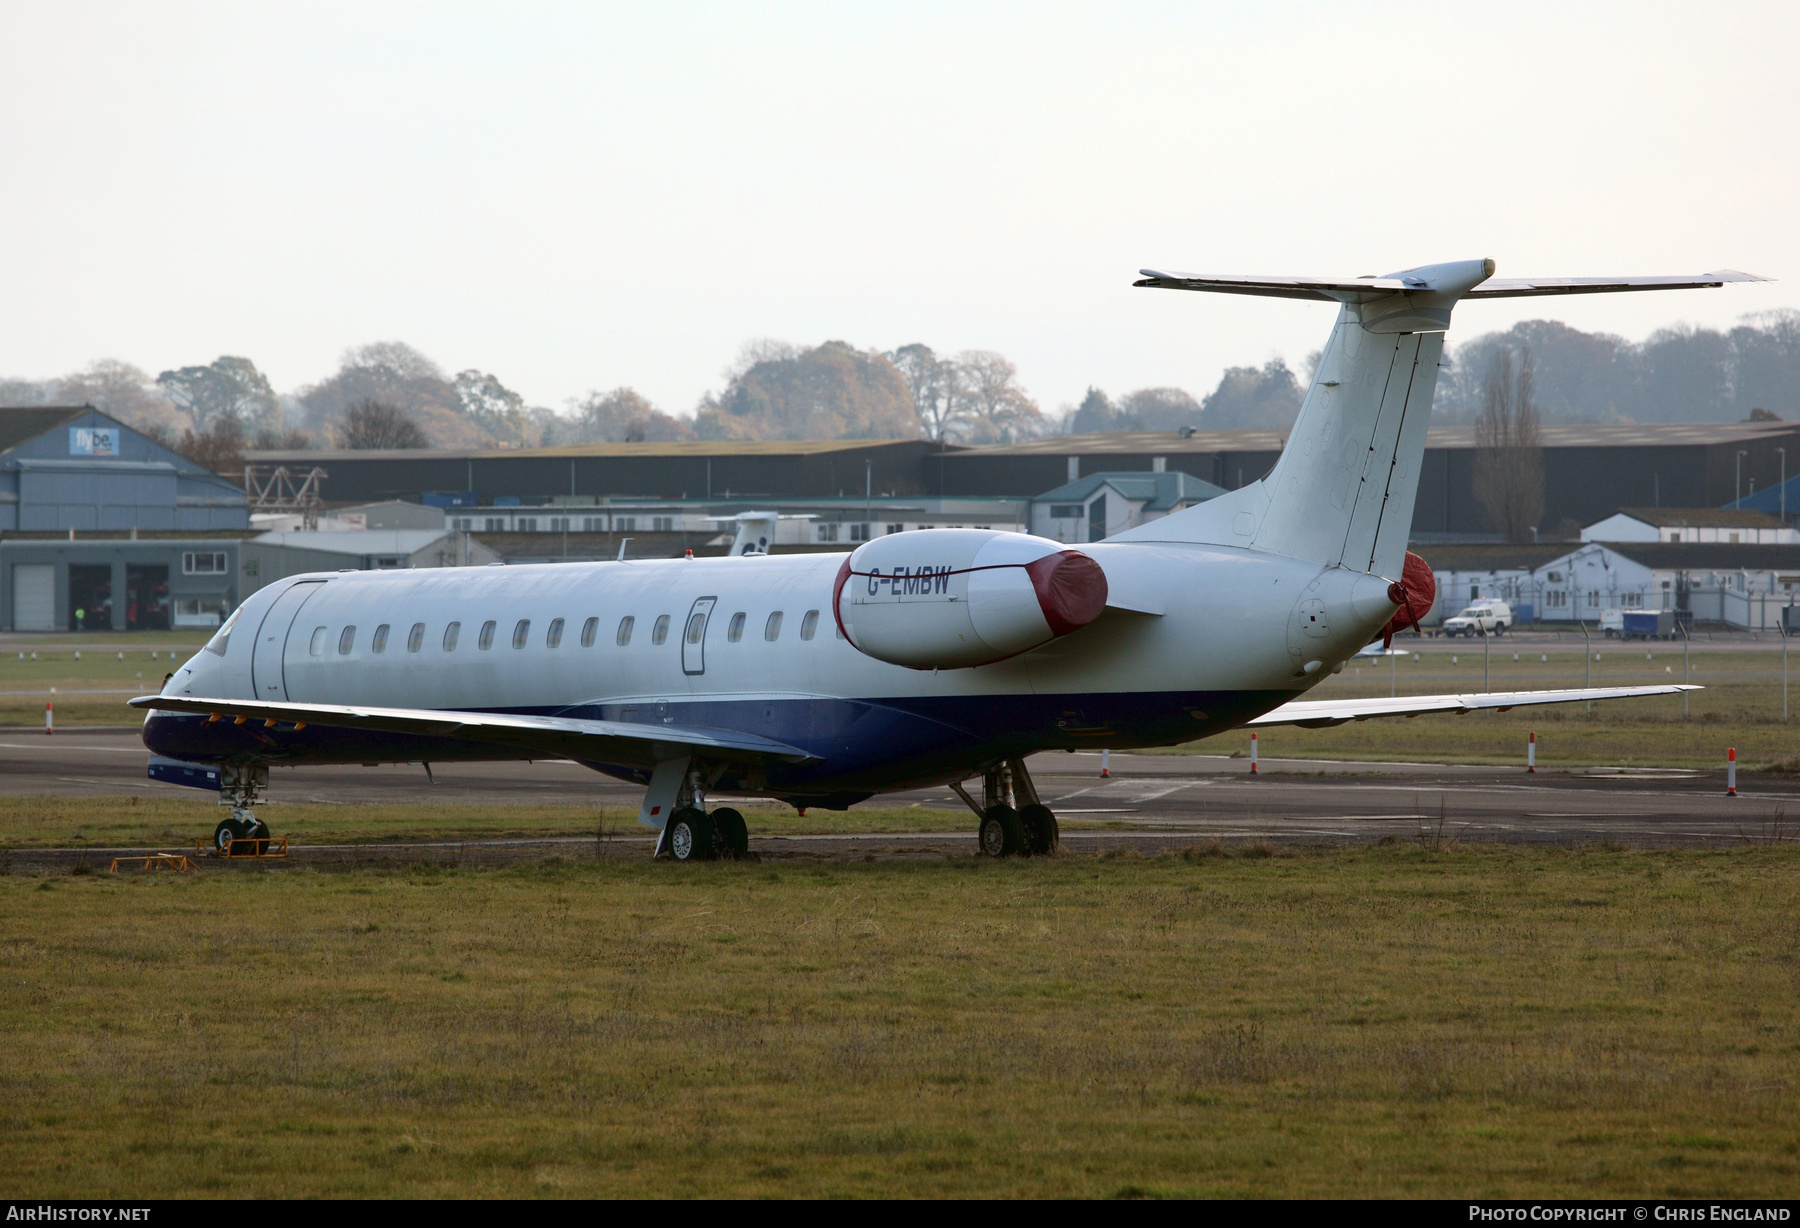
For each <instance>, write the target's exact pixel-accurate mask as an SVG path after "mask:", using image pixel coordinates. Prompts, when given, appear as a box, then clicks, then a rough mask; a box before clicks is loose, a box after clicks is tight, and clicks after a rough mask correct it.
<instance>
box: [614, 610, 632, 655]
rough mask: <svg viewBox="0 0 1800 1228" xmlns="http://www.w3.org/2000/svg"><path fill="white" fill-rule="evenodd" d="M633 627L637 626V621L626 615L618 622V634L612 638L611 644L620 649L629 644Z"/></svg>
mask: <svg viewBox="0 0 1800 1228" xmlns="http://www.w3.org/2000/svg"><path fill="white" fill-rule="evenodd" d="M635 626H637V619H635V618H633V617H632V616H631V615H629V614H627V615H626V616H625V617H624V618H621V619H620V620H619V633H618V634H617V635H615V636H613V642H614V643H616V644H617V645H618V646H619V647H620V648H623V647H625V645H627V644H629V643H631V629H632V628H633V627H635Z"/></svg>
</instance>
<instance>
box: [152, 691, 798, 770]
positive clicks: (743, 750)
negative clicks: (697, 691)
mask: <svg viewBox="0 0 1800 1228" xmlns="http://www.w3.org/2000/svg"><path fill="white" fill-rule="evenodd" d="M129 702H130V704H131V706H132V707H134V708H155V709H158V710H159V711H164V712H193V713H203V714H205V715H207V716H211V717H213V718H214V719H217V720H223V719H227V718H229V719H231V720H232V721H234V722H235V723H236V724H240V725H242V724H246V723H248V722H249V721H262V722H264V723H266V724H270V725H273V724H276V723H278V722H284V721H291V722H293V723H295V724H304V725H324V726H328V727H331V728H337V729H373V730H379V731H381V732H383V733H406V734H417V735H419V736H421V737H428V738H454V739H457V740H458V741H466V742H486V743H490V744H498V745H501V746H513V747H517V748H519V749H521V750H527V751H534V752H536V753H537V754H538V755H540V756H542V757H546V758H547V757H550V756H552V755H562V756H567V757H568V758H570V759H596V760H602V761H607V762H614V763H617V762H621V761H624V762H637V761H639V760H642V761H644V762H646V763H650V764H654V763H655V762H657V760H658V759H661V758H667V757H668V755H667V754H666V753H664V754H660V755H659V754H657V753H656V751H655V749H654V748H655V747H657V746H662V747H670V748H672V747H684V748H688V749H690V750H697V751H706V752H709V753H710V754H711V755H713V756H714V757H717V758H721V759H732V760H747V761H752V762H754V761H757V760H771V759H779V760H781V761H783V762H786V763H805V762H808V761H811V760H816V759H817V758H818V756H817V755H814V754H812V753H810V752H809V751H805V750H802V749H800V748H799V747H797V746H789V745H788V744H787V743H785V742H777V741H774V740H773V739H771V738H761V737H758V736H756V735H755V734H753V733H739V732H737V731H735V730H730V729H701V728H694V727H685V726H680V725H638V724H631V723H628V722H625V721H589V720H579V719H576V718H573V717H564V716H518V715H514V714H511V713H503V712H456V711H439V710H436V709H431V708H369V707H363V706H361V705H359V704H291V703H265V702H263V701H261V700H255V699H190V698H187V697H186V696H173V695H141V696H139V697H138V698H136V699H133V700H131V701H129Z"/></svg>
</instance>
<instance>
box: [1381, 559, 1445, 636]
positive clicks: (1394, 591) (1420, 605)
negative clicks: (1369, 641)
mask: <svg viewBox="0 0 1800 1228" xmlns="http://www.w3.org/2000/svg"><path fill="white" fill-rule="evenodd" d="M1388 600H1389V601H1391V602H1393V603H1394V604H1395V605H1397V606H1399V607H1400V608H1399V609H1398V610H1397V611H1395V613H1394V616H1393V617H1392V618H1390V619H1388V623H1387V626H1385V627H1383V628H1382V629H1381V635H1380V638H1381V646H1382V647H1383V648H1387V647H1389V646H1391V645H1392V644H1393V642H1394V635H1395V633H1396V632H1399V631H1402V630H1404V629H1406V628H1407V627H1411V628H1412V629H1413V630H1414V631H1417V630H1418V629H1419V620H1420V619H1421V618H1423V617H1425V615H1426V614H1429V613H1430V612H1431V606H1432V603H1433V602H1435V601H1436V600H1437V577H1436V576H1434V575H1432V574H1431V564H1430V563H1427V562H1426V561H1425V560H1424V559H1422V558H1420V557H1419V556H1418V555H1416V554H1414V553H1413V552H1412V551H1410V550H1408V551H1407V552H1406V566H1404V567H1402V568H1401V569H1400V578H1399V579H1398V580H1396V581H1395V582H1394V583H1392V584H1390V585H1388Z"/></svg>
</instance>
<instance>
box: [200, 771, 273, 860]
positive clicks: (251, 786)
mask: <svg viewBox="0 0 1800 1228" xmlns="http://www.w3.org/2000/svg"><path fill="white" fill-rule="evenodd" d="M268 789H269V766H268V764H266V763H246V764H241V765H238V766H227V767H222V768H220V769H219V805H221V806H230V807H231V814H230V816H229V817H228V818H223V819H220V820H219V825H218V826H217V827H215V828H213V847H214V848H215V849H216V850H218V851H219V852H220V853H230V852H231V845H232V842H233V841H234V840H235V841H244V840H250V841H255V842H256V843H255V851H256V852H257V853H261V852H262V851H263V848H264V843H263V842H264V841H267V840H268V839H269V825H268V824H267V823H264V822H263V821H262V820H261V819H259V818H257V817H256V815H255V813H254V812H253V811H252V809H251V808H252V807H254V806H255V805H256V803H258V802H260V801H262V800H263V797H264V795H265V794H266V793H267V792H268ZM242 851H243V850H242V849H240V850H239V852H240V853H241V852H242Z"/></svg>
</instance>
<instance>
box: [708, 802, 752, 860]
mask: <svg viewBox="0 0 1800 1228" xmlns="http://www.w3.org/2000/svg"><path fill="white" fill-rule="evenodd" d="M711 817H712V824H713V831H714V832H715V833H716V834H717V837H718V842H719V855H720V856H721V857H731V858H737V857H742V856H744V855H745V854H747V853H748V852H749V851H750V831H749V829H748V828H747V827H745V826H744V816H743V815H742V814H740V813H738V812H737V811H736V810H733V809H732V808H731V807H730V806H721V807H719V808H718V809H717V810H715V811H713V812H712V816H711Z"/></svg>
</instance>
